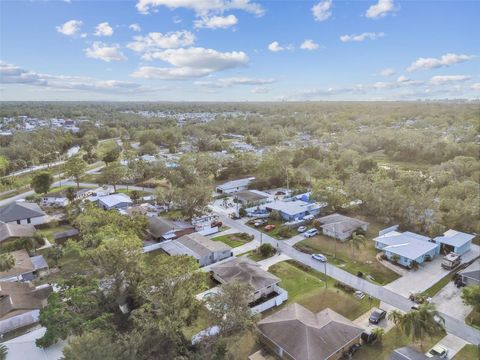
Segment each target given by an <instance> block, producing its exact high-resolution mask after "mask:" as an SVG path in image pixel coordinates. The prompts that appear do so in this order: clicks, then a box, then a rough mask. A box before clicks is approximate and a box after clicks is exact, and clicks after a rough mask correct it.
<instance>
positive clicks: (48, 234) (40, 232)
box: [37, 225, 72, 244]
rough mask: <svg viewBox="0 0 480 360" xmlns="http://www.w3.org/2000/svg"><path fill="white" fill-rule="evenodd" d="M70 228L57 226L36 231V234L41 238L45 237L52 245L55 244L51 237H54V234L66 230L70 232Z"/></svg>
mask: <svg viewBox="0 0 480 360" xmlns="http://www.w3.org/2000/svg"><path fill="white" fill-rule="evenodd" d="M71 228H72V227H71V226H69V225H58V226H54V227H50V228H46V229H42V230H38V231H37V234H38V235H41V236H43V237H46V238H47V239H48V241H49V242H50V243H51V244H53V243H55V241H54V240H53V235H55V233H57V232H61V231H67V230H70V229H71Z"/></svg>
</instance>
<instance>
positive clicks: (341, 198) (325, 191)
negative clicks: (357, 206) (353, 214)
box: [312, 179, 348, 212]
mask: <svg viewBox="0 0 480 360" xmlns="http://www.w3.org/2000/svg"><path fill="white" fill-rule="evenodd" d="M312 198H313V199H315V200H316V201H318V202H321V203H326V204H327V209H329V210H330V211H332V212H333V211H337V210H338V209H340V208H341V207H342V206H343V205H345V204H346V203H347V199H348V198H347V195H346V193H345V191H344V190H343V184H342V182H341V181H339V180H336V179H322V180H317V181H315V182H314V183H313V189H312Z"/></svg>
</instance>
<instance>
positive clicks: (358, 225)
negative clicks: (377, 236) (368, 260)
mask: <svg viewBox="0 0 480 360" xmlns="http://www.w3.org/2000/svg"><path fill="white" fill-rule="evenodd" d="M317 221H318V222H319V223H320V224H322V225H321V228H322V232H323V234H324V235H327V236H330V237H333V238H335V239H339V240H341V241H344V240H346V239H348V238H350V237H351V236H352V234H353V233H354V232H355V231H357V230H358V229H361V230H363V231H367V229H368V225H369V224H368V222H365V221H362V220H358V219H354V218H351V217H348V216H345V215H341V214H332V215H327V216H323V217H321V218H318V219H317Z"/></svg>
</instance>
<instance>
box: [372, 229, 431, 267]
mask: <svg viewBox="0 0 480 360" xmlns="http://www.w3.org/2000/svg"><path fill="white" fill-rule="evenodd" d="M412 234H414V233H410V232H404V233H400V232H397V231H390V232H388V233H386V234H383V235H381V236H378V237H376V238H375V239H373V240H374V241H378V242H380V243H382V244H384V245H386V246H385V247H384V248H383V249H382V250H387V251H389V252H391V253H393V254H396V255H398V256H402V257H404V258H407V259H410V260H415V259H418V258H419V257H421V256H423V255H425V254H427V253H428V252H430V251H431V250H433V249H435V248H437V247H438V246H439V245H438V244H435V243H433V242H430V241H426V240H420V239H421V238H425V239H429V238H428V237H426V236H423V235H418V234H414V235H416V236H412Z"/></svg>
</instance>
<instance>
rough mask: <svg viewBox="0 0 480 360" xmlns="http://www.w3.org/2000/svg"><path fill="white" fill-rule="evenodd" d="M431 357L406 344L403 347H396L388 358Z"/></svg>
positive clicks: (416, 359) (417, 359)
mask: <svg viewBox="0 0 480 360" xmlns="http://www.w3.org/2000/svg"><path fill="white" fill-rule="evenodd" d="M429 359H430V358H429V357H428V356H427V355H425V354H423V353H421V352H418V351H417V350H415V349H412V348H411V347H408V346H405V347H402V348H398V349H395V350H394V351H393V352H392V354H391V355H390V357H389V358H388V360H429Z"/></svg>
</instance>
